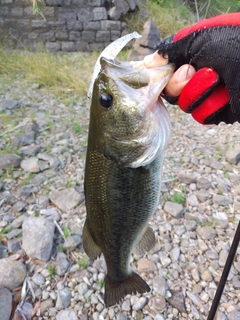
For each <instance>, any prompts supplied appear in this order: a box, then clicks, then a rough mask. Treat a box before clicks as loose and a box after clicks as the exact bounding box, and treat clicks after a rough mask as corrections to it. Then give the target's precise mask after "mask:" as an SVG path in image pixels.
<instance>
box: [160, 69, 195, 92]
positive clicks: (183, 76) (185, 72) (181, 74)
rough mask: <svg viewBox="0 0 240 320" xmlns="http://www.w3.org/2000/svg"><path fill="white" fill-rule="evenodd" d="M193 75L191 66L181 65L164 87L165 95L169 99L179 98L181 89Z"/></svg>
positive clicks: (193, 70) (193, 71)
mask: <svg viewBox="0 0 240 320" xmlns="http://www.w3.org/2000/svg"><path fill="white" fill-rule="evenodd" d="M195 73H196V70H195V69H194V67H193V66H191V65H189V64H184V65H182V66H181V67H180V68H179V69H177V71H176V72H175V73H174V74H173V75H172V77H171V78H170V80H169V82H168V84H167V85H166V87H165V94H166V95H167V96H170V97H171V96H172V97H177V96H179V95H180V93H181V91H182V89H183V88H184V87H185V85H186V84H187V83H188V81H189V80H190V79H191V78H192V76H193V75H194V74H195Z"/></svg>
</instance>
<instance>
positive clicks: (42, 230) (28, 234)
mask: <svg viewBox="0 0 240 320" xmlns="http://www.w3.org/2000/svg"><path fill="white" fill-rule="evenodd" d="M54 229H55V225H54V223H53V221H51V220H49V219H45V218H42V217H40V218H39V217H29V218H27V219H25V220H24V222H23V225H22V231H23V239H22V247H23V249H24V250H25V251H26V253H27V255H28V256H29V257H30V258H37V259H39V260H42V261H46V262H47V261H48V260H49V259H50V256H51V252H52V246H53V236H54Z"/></svg>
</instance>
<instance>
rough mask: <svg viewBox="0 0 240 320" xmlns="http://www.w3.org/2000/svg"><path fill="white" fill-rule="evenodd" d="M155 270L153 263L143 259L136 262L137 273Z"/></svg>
mask: <svg viewBox="0 0 240 320" xmlns="http://www.w3.org/2000/svg"><path fill="white" fill-rule="evenodd" d="M156 270H157V267H156V265H155V263H154V262H153V261H149V260H147V259H144V258H142V259H140V260H138V272H153V271H156Z"/></svg>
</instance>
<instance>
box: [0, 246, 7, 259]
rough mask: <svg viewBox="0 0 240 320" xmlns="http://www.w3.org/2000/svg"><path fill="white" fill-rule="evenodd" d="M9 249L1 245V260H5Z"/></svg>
mask: <svg viewBox="0 0 240 320" xmlns="http://www.w3.org/2000/svg"><path fill="white" fill-rule="evenodd" d="M7 250H8V248H7V247H6V246H4V245H3V244H1V243H0V259H2V258H4V257H5V256H6V252H7Z"/></svg>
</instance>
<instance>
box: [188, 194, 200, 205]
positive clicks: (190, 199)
mask: <svg viewBox="0 0 240 320" xmlns="http://www.w3.org/2000/svg"><path fill="white" fill-rule="evenodd" d="M187 204H188V205H189V206H192V207H196V206H197V205H198V199H197V197H196V196H195V194H191V195H189V196H188V197H187Z"/></svg>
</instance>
